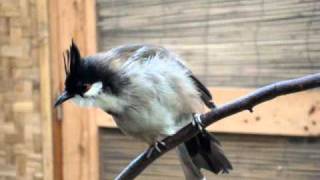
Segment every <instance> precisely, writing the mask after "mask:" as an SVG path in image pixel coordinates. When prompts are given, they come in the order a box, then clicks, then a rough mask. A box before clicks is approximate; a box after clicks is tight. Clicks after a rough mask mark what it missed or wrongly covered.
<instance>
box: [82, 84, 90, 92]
mask: <svg viewBox="0 0 320 180" xmlns="http://www.w3.org/2000/svg"><path fill="white" fill-rule="evenodd" d="M83 87H84V90H85V92H87V91H88V90H89V89H90V88H91V84H83Z"/></svg>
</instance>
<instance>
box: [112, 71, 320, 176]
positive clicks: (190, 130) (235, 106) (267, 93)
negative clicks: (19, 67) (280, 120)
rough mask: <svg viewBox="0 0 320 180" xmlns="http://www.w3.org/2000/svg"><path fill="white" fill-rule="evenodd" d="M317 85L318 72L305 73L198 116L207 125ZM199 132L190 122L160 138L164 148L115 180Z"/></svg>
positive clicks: (319, 84) (137, 160)
mask: <svg viewBox="0 0 320 180" xmlns="http://www.w3.org/2000/svg"><path fill="white" fill-rule="evenodd" d="M316 87H320V73H317V74H313V75H308V76H305V77H302V78H297V79H292V80H286V81H281V82H277V83H274V84H271V85H268V86H265V87H262V88H259V89H257V90H256V91H254V92H253V93H251V94H249V95H247V96H243V97H241V98H239V99H236V100H235V101H233V102H230V103H227V104H225V105H223V106H221V107H217V108H216V109H214V110H213V111H210V112H208V113H205V114H202V115H201V119H202V122H203V124H204V125H205V126H206V127H207V126H209V125H210V124H212V123H214V122H217V121H218V120H220V119H223V118H225V117H228V116H231V115H233V114H236V113H239V112H241V111H244V110H249V111H252V110H253V107H254V106H256V105H258V104H260V103H263V102H265V101H269V100H271V99H274V98H276V97H278V96H281V95H286V94H291V93H296V92H300V91H304V90H307V89H312V88H316ZM197 133H199V130H198V128H195V127H194V126H193V125H192V124H191V123H190V124H188V125H187V126H185V127H184V128H182V129H181V130H180V131H178V132H177V133H176V134H175V135H173V136H170V137H167V138H165V139H164V140H163V142H164V143H165V144H166V149H163V150H162V151H161V153H159V152H157V151H154V152H153V153H152V154H151V155H150V156H149V157H148V158H147V151H144V152H143V153H142V154H140V155H139V156H138V157H137V158H135V159H134V160H133V161H132V162H131V163H130V164H129V165H128V166H127V167H126V168H125V169H124V170H123V171H122V172H121V173H120V174H119V175H118V176H117V177H116V179H117V180H127V179H134V178H135V177H137V176H138V175H139V174H140V173H141V172H142V171H143V170H144V169H145V168H146V167H147V166H148V165H150V164H151V163H152V162H153V161H154V160H155V159H157V158H159V157H160V156H161V155H163V154H164V153H166V152H168V151H169V150H171V149H173V148H174V147H176V146H177V145H179V144H180V143H182V142H185V141H187V140H188V139H190V138H192V137H193V136H195V135H196V134H197Z"/></svg>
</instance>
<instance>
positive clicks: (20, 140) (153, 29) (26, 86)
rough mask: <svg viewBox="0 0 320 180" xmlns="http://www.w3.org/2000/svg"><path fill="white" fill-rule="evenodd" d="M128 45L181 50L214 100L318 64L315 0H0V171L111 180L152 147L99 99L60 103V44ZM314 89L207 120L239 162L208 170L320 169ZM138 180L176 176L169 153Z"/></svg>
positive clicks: (319, 105)
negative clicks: (92, 103)
mask: <svg viewBox="0 0 320 180" xmlns="http://www.w3.org/2000/svg"><path fill="white" fill-rule="evenodd" d="M72 38H73V39H74V40H75V41H76V43H77V44H78V45H79V46H80V49H81V53H82V55H89V54H93V53H96V52H100V51H107V50H109V49H110V48H112V47H115V46H117V45H121V44H128V43H148V44H158V45H162V46H164V47H167V48H169V49H171V50H173V51H175V52H177V53H178V54H179V55H180V56H181V57H182V58H183V59H184V60H185V61H186V62H187V64H188V66H189V67H190V68H191V69H192V71H193V72H194V73H195V74H196V75H197V77H199V79H201V81H202V82H204V83H205V84H206V85H207V86H208V87H209V88H210V90H211V91H212V93H213V95H214V100H215V101H216V103H217V104H218V105H220V104H223V103H226V102H229V101H231V100H233V99H235V98H237V97H240V96H242V95H245V94H247V93H250V92H252V91H254V90H255V89H256V88H258V87H261V86H264V85H267V84H269V83H272V82H276V81H280V80H285V79H289V78H294V77H300V76H303V75H307V74H312V73H318V72H319V70H320V60H319V58H320V2H319V1H318V0H282V1H277V0H198V1H193V0H85V1H84V0H68V1H65V0H0V65H1V66H0V83H1V84H0V107H1V108H0V109H1V110H0V180H13V179H17V180H20V179H21V180H22V179H23V180H24V179H26V180H42V179H46V180H53V179H55V180H62V179H63V180H69V179H77V180H89V179H90V180H91V179H101V180H109V179H113V178H114V177H115V176H116V175H117V174H118V173H119V172H120V170H121V169H123V168H124V167H125V166H126V165H127V164H128V163H129V162H130V160H132V159H133V158H134V157H135V156H136V155H137V154H138V153H140V152H142V151H143V150H144V149H145V148H146V147H147V146H146V145H144V144H143V143H141V142H138V141H136V140H134V139H132V138H130V137H126V136H124V135H122V134H121V132H120V131H119V130H118V129H117V128H116V126H115V124H114V123H113V121H112V119H111V118H110V117H109V116H107V115H106V114H104V113H102V112H100V111H99V110H97V109H89V110H88V109H80V108H78V107H76V106H75V105H73V104H72V103H66V104H65V105H64V106H62V107H61V108H58V109H53V107H52V102H53V100H54V99H55V97H56V96H57V94H59V92H61V91H62V90H63V88H64V87H63V82H64V78H65V76H64V69H63V65H62V64H63V60H62V53H63V52H64V51H65V50H66V49H67V48H68V46H69V45H70V43H71V39H72ZM319 125H320V92H319V90H318V89H316V90H311V91H306V92H302V93H297V94H294V95H289V96H285V97H280V98H277V99H275V100H273V101H270V102H267V103H264V104H262V105H260V106H258V107H256V108H255V109H254V113H252V114H251V113H249V112H243V113H240V114H237V115H235V116H232V117H230V118H226V119H224V120H222V121H220V122H218V123H216V124H214V125H212V126H210V127H208V130H209V131H211V132H215V134H216V135H217V137H218V138H219V139H220V141H221V143H222V146H223V149H224V151H225V153H226V155H227V157H229V159H230V160H231V162H232V164H233V167H234V170H233V171H231V173H230V174H223V175H219V176H215V175H213V174H211V173H206V174H207V175H208V178H207V179H265V180H270V179H295V180H301V179H306V180H309V179H314V180H318V179H320V150H319V149H320V140H319V136H320V126H319ZM138 179H145V180H149V179H150V180H160V179H161V180H162V179H172V180H173V179H183V174H182V170H181V169H180V166H179V163H178V160H177V158H176V156H175V152H174V151H173V152H169V153H168V154H166V155H165V156H163V157H162V158H160V159H159V160H157V161H156V162H155V163H154V164H152V165H151V166H149V167H148V168H147V169H146V171H144V172H143V173H142V174H141V176H139V178H138Z"/></svg>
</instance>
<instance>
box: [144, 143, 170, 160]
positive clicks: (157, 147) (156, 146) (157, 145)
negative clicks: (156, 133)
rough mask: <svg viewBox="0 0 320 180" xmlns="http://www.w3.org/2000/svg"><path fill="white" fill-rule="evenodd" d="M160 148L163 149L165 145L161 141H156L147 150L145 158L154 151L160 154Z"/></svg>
mask: <svg viewBox="0 0 320 180" xmlns="http://www.w3.org/2000/svg"><path fill="white" fill-rule="evenodd" d="M160 147H162V148H165V147H166V143H165V142H163V141H159V140H156V141H155V143H154V144H153V145H151V146H150V147H149V149H148V150H147V158H149V157H150V156H151V154H152V153H153V152H154V151H158V152H159V153H161V151H162V150H161V148H160Z"/></svg>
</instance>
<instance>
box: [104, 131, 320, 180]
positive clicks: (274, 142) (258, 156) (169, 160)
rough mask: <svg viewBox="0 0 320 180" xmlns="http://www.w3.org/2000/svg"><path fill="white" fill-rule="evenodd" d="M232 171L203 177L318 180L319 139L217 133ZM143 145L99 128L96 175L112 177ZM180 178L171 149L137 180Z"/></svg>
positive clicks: (319, 173)
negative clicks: (98, 163) (97, 170)
mask: <svg viewBox="0 0 320 180" xmlns="http://www.w3.org/2000/svg"><path fill="white" fill-rule="evenodd" d="M217 137H218V139H219V140H220V141H221V143H222V145H223V149H224V151H225V153H226V155H227V156H228V158H229V159H230V160H231V162H232V164H233V166H234V170H233V171H231V173H230V174H223V175H219V176H216V175H213V174H212V173H209V172H206V175H207V179H221V180H222V179H228V180H233V179H234V180H238V179H250V180H258V179H259V180H279V179H290V180H318V179H320V151H319V149H320V140H319V139H318V138H287V137H276V136H248V135H226V134H217ZM144 148H146V145H145V144H143V143H141V142H137V141H135V140H132V139H131V138H129V137H126V136H124V135H123V134H122V133H120V131H119V130H117V129H108V128H105V129H100V163H101V167H100V173H101V175H100V177H101V180H111V179H113V178H114V177H115V176H116V175H117V174H118V173H119V171H120V170H122V169H123V168H124V167H125V166H126V165H127V164H128V163H129V162H130V161H131V160H132V159H133V158H134V157H136V156H137V154H138V153H140V152H142V151H143V150H144ZM163 179H166V180H177V179H183V174H182V170H181V169H180V166H179V161H178V159H177V157H176V154H175V151H172V152H169V153H167V154H165V155H164V156H163V157H161V158H160V159H158V160H157V161H156V162H155V163H153V164H152V165H151V166H149V167H148V168H147V169H146V170H145V171H144V172H143V173H142V175H141V176H139V177H138V178H137V180H163Z"/></svg>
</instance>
